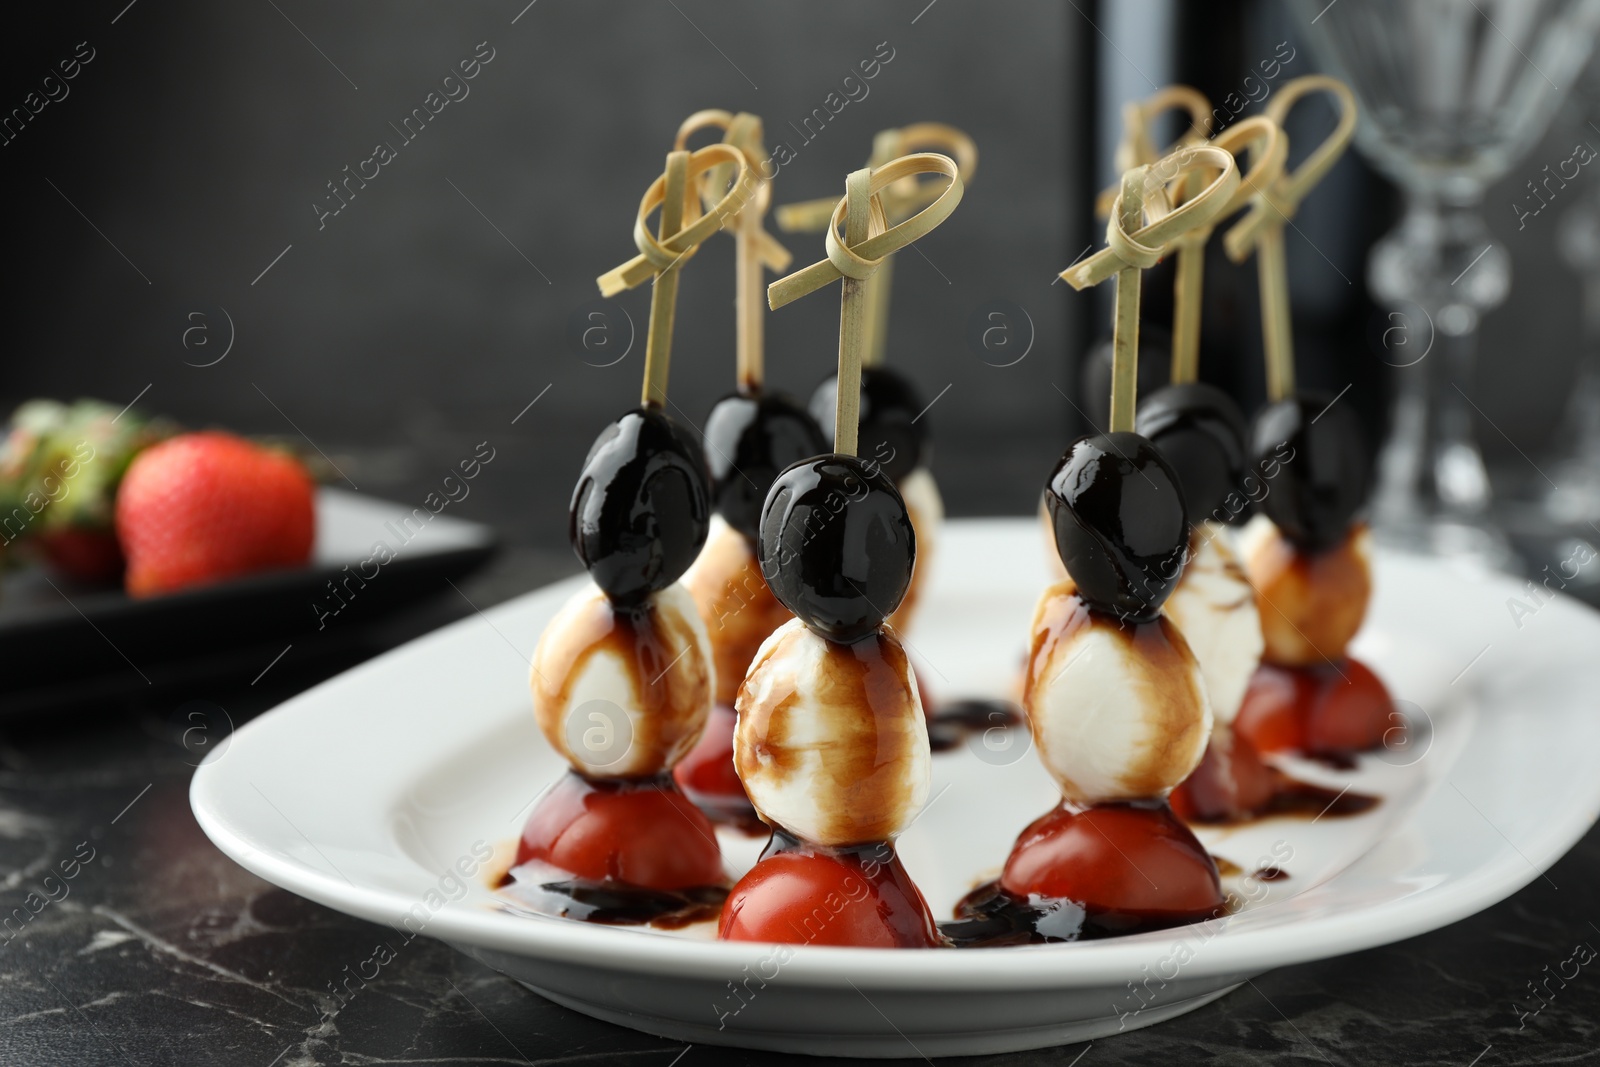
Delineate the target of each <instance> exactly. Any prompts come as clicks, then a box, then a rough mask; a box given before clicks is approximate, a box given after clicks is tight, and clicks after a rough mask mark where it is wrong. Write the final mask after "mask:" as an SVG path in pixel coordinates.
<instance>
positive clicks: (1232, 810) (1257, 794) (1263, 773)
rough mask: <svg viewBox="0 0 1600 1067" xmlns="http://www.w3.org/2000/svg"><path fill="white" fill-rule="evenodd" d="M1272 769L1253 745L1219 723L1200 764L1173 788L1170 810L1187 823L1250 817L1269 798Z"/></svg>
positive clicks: (1271, 785)
mask: <svg viewBox="0 0 1600 1067" xmlns="http://www.w3.org/2000/svg"><path fill="white" fill-rule="evenodd" d="M1273 785H1274V782H1273V771H1272V769H1271V768H1270V767H1268V766H1267V765H1266V764H1264V763H1262V762H1261V757H1260V755H1258V754H1257V753H1256V749H1255V746H1254V745H1252V744H1251V743H1250V742H1249V741H1248V740H1246V739H1245V738H1244V737H1243V736H1241V735H1240V734H1237V733H1235V732H1234V731H1232V730H1230V729H1229V728H1228V727H1226V726H1218V727H1217V728H1216V729H1215V730H1214V731H1213V732H1212V734H1211V743H1210V744H1209V745H1207V746H1206V754H1205V757H1204V758H1203V759H1201V761H1200V766H1198V767H1196V768H1195V769H1194V773H1193V774H1191V775H1189V777H1188V778H1187V779H1185V780H1184V782H1183V784H1182V785H1180V786H1178V788H1177V789H1174V790H1173V791H1172V797H1171V801H1172V811H1173V813H1174V814H1175V815H1177V816H1178V817H1179V818H1180V819H1183V820H1185V821H1186V822H1233V821H1236V820H1239V819H1245V818H1249V817H1250V816H1251V815H1254V814H1256V813H1257V812H1259V811H1261V810H1263V809H1264V808H1265V807H1266V806H1267V804H1268V803H1269V802H1270V801H1271V800H1272V793H1273Z"/></svg>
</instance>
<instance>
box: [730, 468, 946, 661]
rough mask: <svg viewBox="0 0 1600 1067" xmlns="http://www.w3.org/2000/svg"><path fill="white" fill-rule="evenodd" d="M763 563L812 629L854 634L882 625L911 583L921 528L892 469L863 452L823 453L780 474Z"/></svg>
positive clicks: (764, 528) (834, 636)
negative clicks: (913, 526)
mask: <svg viewBox="0 0 1600 1067" xmlns="http://www.w3.org/2000/svg"><path fill="white" fill-rule="evenodd" d="M757 554H758V556H759V558H760V560H761V573H762V574H763V575H764V576H765V577H766V579H767V585H769V586H770V587H771V588H772V592H773V594H774V595H775V596H776V597H777V598H778V600H779V602H780V603H782V604H783V606H784V607H786V608H788V609H789V610H790V611H792V612H794V613H795V615H797V616H799V618H800V619H801V620H802V621H804V622H805V624H806V625H807V626H809V627H811V629H813V630H815V631H816V632H817V633H819V634H821V635H822V636H824V637H827V638H829V639H831V640H834V641H840V642H844V643H847V644H848V643H850V642H853V641H859V640H861V639H862V638H863V637H867V636H869V635H870V634H873V633H876V632H877V630H878V627H879V626H881V625H882V624H883V620H884V619H886V618H888V617H889V615H890V614H891V613H892V612H893V611H894V609H895V608H897V607H899V606H900V601H901V600H903V599H905V595H906V590H907V589H909V588H910V587H911V567H912V564H913V563H914V562H915V560H916V556H917V542H916V535H915V534H914V533H913V532H912V530H911V516H910V515H908V514H907V513H906V502H905V501H904V500H902V499H901V498H900V491H899V490H898V489H896V488H895V487H894V483H893V482H891V481H890V480H889V478H888V476H887V475H886V474H885V473H884V472H883V471H882V470H881V469H880V468H878V467H876V466H874V465H873V464H871V463H869V462H867V461H865V460H863V459H862V458H861V457H859V456H842V455H838V454H834V455H828V456H816V457H814V458H812V459H807V460H803V461H802V462H800V463H796V464H795V465H794V466H792V467H790V468H789V469H788V470H786V471H784V472H783V473H782V474H780V475H778V478H777V480H776V481H774V482H773V483H772V491H771V492H769V493H768V494H767V504H766V507H765V508H763V509H762V511H761V541H760V544H759V546H758V548H757Z"/></svg>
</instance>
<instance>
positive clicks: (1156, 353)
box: [1078, 325, 1172, 426]
mask: <svg viewBox="0 0 1600 1067" xmlns="http://www.w3.org/2000/svg"><path fill="white" fill-rule="evenodd" d="M1171 372H1172V335H1171V334H1170V333H1168V332H1167V331H1166V330H1163V329H1162V328H1161V327H1159V326H1148V325H1140V327H1139V392H1138V395H1139V396H1149V395H1150V394H1152V393H1154V392H1155V391H1156V390H1157V389H1160V388H1161V387H1162V386H1164V385H1166V384H1167V378H1168V377H1169V376H1170V375H1171ZM1078 381H1079V384H1080V386H1081V387H1082V389H1083V392H1082V393H1081V394H1080V395H1079V396H1078V406H1079V407H1080V408H1082V409H1083V413H1084V414H1085V415H1087V416H1088V417H1089V418H1090V419H1091V420H1092V422H1093V424H1094V425H1095V426H1104V425H1105V424H1106V415H1107V413H1108V412H1110V410H1111V338H1109V337H1105V338H1102V339H1101V340H1100V341H1098V342H1097V343H1096V344H1095V346H1094V347H1093V348H1091V349H1089V351H1088V352H1087V353H1086V354H1085V355H1084V357H1083V362H1082V364H1081V369H1080V371H1079V378H1078Z"/></svg>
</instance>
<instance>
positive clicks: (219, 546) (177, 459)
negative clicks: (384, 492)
mask: <svg viewBox="0 0 1600 1067" xmlns="http://www.w3.org/2000/svg"><path fill="white" fill-rule="evenodd" d="M315 527H316V515H315V512H314V510H313V506H312V484H311V479H310V478H309V477H307V476H306V472H305V469H304V468H303V467H301V466H300V464H299V462H298V461H296V460H295V459H293V458H291V457H289V456H287V455H284V454H283V453H281V452H274V451H270V450H268V449H265V448H261V447H259V446H257V445H254V444H251V443H250V442H249V441H246V440H243V439H242V438H239V437H235V436H233V435H232V434H226V433H217V432H207V433H190V434H183V435H181V436H178V437H174V438H171V439H170V440H167V441H164V442H162V443H161V444H158V445H155V446H153V447H151V448H148V449H146V450H145V451H143V452H141V453H140V454H139V455H138V456H137V457H136V458H135V459H134V461H133V464H132V465H131V466H129V468H128V473H127V474H126V475H124V476H123V479H122V486H121V488H120V489H119V490H118V492H117V536H118V537H119V538H120V539H121V541H122V550H123V552H124V553H125V554H126V555H127V557H128V571H127V589H128V592H129V594H131V595H133V596H151V595H155V594H159V593H167V592H171V591H173V590H176V589H183V588H186V587H188V586H193V585H204V584H207V583H209V582H216V581H220V580H222V579H224V578H231V577H235V576H237V575H242V574H251V573H254V572H255V571H262V570H270V569H273V568H278V567H295V566H300V565H302V564H304V563H305V562H306V561H307V560H308V559H309V558H310V556H311V542H312V537H313V534H314V532H315Z"/></svg>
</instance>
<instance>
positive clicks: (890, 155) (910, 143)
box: [777, 122, 978, 367]
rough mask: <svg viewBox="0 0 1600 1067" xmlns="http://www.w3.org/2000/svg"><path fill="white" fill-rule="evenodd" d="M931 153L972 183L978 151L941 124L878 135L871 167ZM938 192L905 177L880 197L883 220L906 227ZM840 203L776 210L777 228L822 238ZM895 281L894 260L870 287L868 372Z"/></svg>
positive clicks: (880, 343) (882, 346)
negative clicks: (949, 162) (943, 158)
mask: <svg viewBox="0 0 1600 1067" xmlns="http://www.w3.org/2000/svg"><path fill="white" fill-rule="evenodd" d="M927 150H932V151H934V152H938V153H940V154H941V155H945V156H949V157H950V158H951V159H953V160H955V164H956V171H957V173H958V174H959V175H960V176H961V180H962V182H963V183H966V182H970V181H971V180H972V176H973V175H974V174H975V173H977V170H978V146H977V145H976V144H974V143H973V140H972V138H971V137H969V136H967V134H966V133H965V132H963V131H961V130H958V129H956V128H955V127H954V126H948V125H946V124H944V123H942V122H917V123H912V124H911V125H910V126H902V127H899V128H897V129H891V130H880V131H878V133H877V134H876V135H875V136H874V137H873V139H872V156H871V158H870V159H868V160H867V166H868V167H881V166H883V165H884V164H886V163H888V162H890V161H891V160H893V159H896V158H898V157H900V156H905V155H909V154H911V153H913V152H916V151H927ZM940 192H941V190H940V188H939V186H938V185H937V183H934V182H919V181H917V179H916V178H915V177H908V178H902V179H901V180H900V181H898V182H896V183H895V184H894V185H892V186H890V187H888V188H887V189H885V190H884V191H883V193H882V195H881V201H882V204H883V212H884V215H885V217H886V218H887V219H888V220H889V221H890V222H891V223H897V222H903V221H904V220H905V219H907V218H910V217H911V216H912V215H913V214H915V213H916V212H917V211H920V210H921V209H922V208H924V207H926V206H927V205H928V204H930V203H932V202H933V201H934V200H935V199H936V198H937V197H938V195H939V194H940ZM837 203H838V202H837V201H835V200H832V199H827V198H824V199H821V200H806V201H802V202H800V203H797V204H783V205H781V206H780V207H779V208H778V210H777V219H778V228H779V229H781V230H784V231H785V232H789V233H794V232H803V233H819V232H821V231H822V230H824V229H826V228H827V227H828V225H829V223H830V220H831V219H832V218H833V209H834V207H835V205H836V204H837ZM893 276H894V263H893V261H890V262H888V263H885V264H884V265H883V267H882V268H881V269H880V270H879V271H878V273H877V274H876V275H875V276H874V277H873V278H872V280H871V281H869V282H868V283H867V350H866V352H865V354H864V355H863V357H862V359H863V362H864V363H865V365H866V366H869V367H875V366H877V365H878V364H880V363H882V362H883V357H884V353H885V351H886V350H887V347H888V338H889V295H890V292H891V291H892V286H893Z"/></svg>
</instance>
